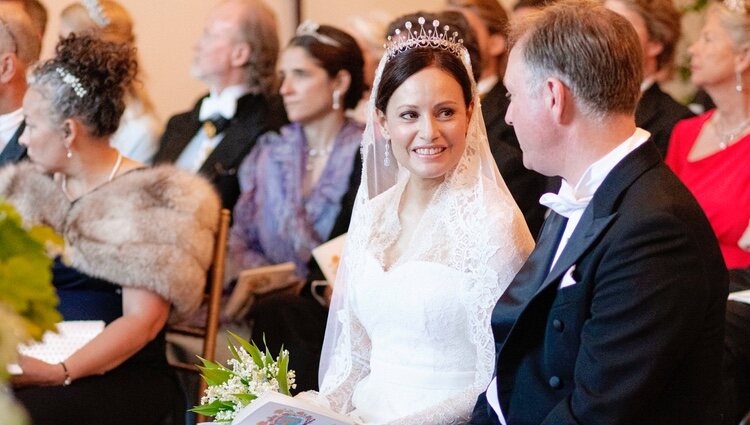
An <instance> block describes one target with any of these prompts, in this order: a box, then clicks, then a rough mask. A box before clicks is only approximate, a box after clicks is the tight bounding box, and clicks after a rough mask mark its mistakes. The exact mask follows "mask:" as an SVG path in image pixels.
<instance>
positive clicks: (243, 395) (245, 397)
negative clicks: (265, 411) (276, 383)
mask: <svg viewBox="0 0 750 425" xmlns="http://www.w3.org/2000/svg"><path fill="white" fill-rule="evenodd" d="M232 395H233V396H235V397H237V398H238V399H240V401H242V405H243V406H247V405H248V404H249V403H250V402H251V401H253V400H255V399H256V398H258V396H256V395H254V394H247V393H241V394H232Z"/></svg>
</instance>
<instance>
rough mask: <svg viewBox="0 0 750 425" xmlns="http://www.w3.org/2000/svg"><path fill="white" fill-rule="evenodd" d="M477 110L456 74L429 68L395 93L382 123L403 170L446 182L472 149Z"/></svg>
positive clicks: (380, 115) (414, 174) (412, 77)
mask: <svg viewBox="0 0 750 425" xmlns="http://www.w3.org/2000/svg"><path fill="white" fill-rule="evenodd" d="M471 109H472V105H469V107H466V104H465V100H464V95H463V90H462V89H461V85H460V84H459V83H458V81H456V79H455V78H453V76H451V74H449V73H447V72H445V71H443V70H441V69H439V68H436V67H428V68H425V69H422V70H421V71H419V72H417V73H415V74H414V75H412V76H410V77H409V78H408V79H406V80H405V81H404V82H403V83H402V84H401V85H400V86H399V87H398V88H397V89H396V90H395V91H394V92H393V95H392V96H391V98H390V100H388V104H387V106H386V111H385V114H383V113H382V112H380V111H378V118H379V121H380V125H381V127H382V129H383V134H384V135H385V136H386V137H388V138H389V139H390V140H391V148H392V152H393V156H394V157H395V159H396V161H398V163H399V165H400V166H402V167H405V168H406V169H408V170H409V172H410V173H411V174H412V176H414V177H418V178H421V179H430V180H432V179H440V180H442V179H443V177H444V176H445V174H446V173H447V172H449V171H450V170H452V169H453V168H454V167H455V166H456V165H457V164H458V161H459V160H460V159H461V155H463V152H464V149H465V148H466V132H467V129H468V127H469V117H470V116H471Z"/></svg>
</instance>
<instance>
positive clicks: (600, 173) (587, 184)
mask: <svg viewBox="0 0 750 425" xmlns="http://www.w3.org/2000/svg"><path fill="white" fill-rule="evenodd" d="M650 136H651V134H650V133H649V132H648V131H646V130H643V129H641V128H636V130H635V133H633V135H632V136H630V137H629V138H627V139H626V140H625V141H624V142H622V143H620V144H619V145H618V146H617V147H616V148H614V149H612V150H611V151H610V152H609V153H608V154H606V155H604V156H603V157H602V158H600V159H599V160H597V161H596V162H594V163H593V164H591V165H589V167H588V168H587V169H586V171H584V173H583V175H582V176H581V178H580V179H579V180H578V183H577V184H576V185H575V186H571V185H570V184H569V183H568V182H567V181H565V179H563V181H562V184H561V185H560V191H559V192H558V193H557V194H554V193H545V194H544V195H542V197H541V198H540V199H539V202H540V203H541V204H542V205H544V206H546V207H549V208H551V209H552V210H554V211H555V212H557V213H558V214H560V215H562V216H565V217H570V215H571V214H572V213H573V212H575V211H580V210H583V209H586V207H587V206H588V204H589V202H591V199H592V198H593V197H594V193H596V191H597V189H599V186H601V184H602V182H604V179H605V178H606V177H607V175H609V173H610V172H611V171H612V169H613V168H615V166H617V164H619V163H620V161H622V160H623V159H624V158H625V157H626V156H628V154H630V152H632V151H634V150H635V149H636V148H638V147H639V146H641V145H642V144H644V143H645V142H646V141H648V139H649V137H650Z"/></svg>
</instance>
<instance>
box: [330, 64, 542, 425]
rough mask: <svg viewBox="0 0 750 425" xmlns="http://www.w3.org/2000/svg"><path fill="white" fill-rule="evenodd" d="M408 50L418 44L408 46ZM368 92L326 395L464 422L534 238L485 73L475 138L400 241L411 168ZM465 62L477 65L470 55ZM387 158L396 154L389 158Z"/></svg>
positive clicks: (371, 409) (365, 412)
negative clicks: (494, 129) (499, 160)
mask: <svg viewBox="0 0 750 425" xmlns="http://www.w3.org/2000/svg"><path fill="white" fill-rule="evenodd" d="M399 54H409V51H408V50H407V51H405V52H402V53H399ZM387 61H388V55H385V56H384V57H383V59H382V60H381V62H380V65H379V66H378V70H377V72H376V77H375V83H374V85H373V90H372V92H371V95H370V102H369V110H368V122H367V126H366V127H365V132H364V134H363V137H362V153H363V171H362V181H361V184H360V187H359V191H358V193H357V200H356V202H355V205H354V210H353V213H352V219H351V223H350V226H349V232H348V234H347V242H346V247H345V249H344V254H343V256H342V258H341V263H340V265H339V269H338V274H337V277H336V283H335V285H334V293H333V300H332V302H331V307H330V310H329V315H328V323H327V326H326V335H325V341H324V344H323V352H322V355H321V364H320V396H321V397H324V398H325V400H324V401H322V403H323V404H329V405H330V407H331V408H333V409H334V410H336V411H337V412H340V413H344V414H349V415H351V416H352V417H355V418H358V420H359V421H360V422H363V423H367V424H389V425H392V424H405V425H440V424H461V423H465V422H466V421H467V420H468V419H469V417H470V415H471V412H472V410H473V407H474V404H475V402H476V400H477V396H478V395H479V394H480V393H481V392H482V391H484V390H485V389H486V387H487V385H488V384H489V382H490V379H491V378H492V373H493V370H494V366H495V344H494V339H493V335H492V327H491V324H490V318H491V315H492V309H493V307H494V306H495V304H496V302H497V300H498V298H499V297H500V295H502V293H503V291H505V289H506V288H507V286H508V285H509V284H510V282H511V280H512V279H513V277H514V276H515V274H516V272H517V271H518V270H519V269H520V268H521V265H522V264H523V262H524V261H525V260H526V258H527V256H528V255H529V253H530V252H531V250H532V248H533V245H534V242H533V239H532V237H531V235H530V233H529V230H528V227H527V226H526V223H525V221H524V219H523V215H522V214H521V212H520V211H519V209H518V206H517V205H516V204H515V202H514V201H513V198H512V196H511V195H510V192H509V191H508V189H507V187H506V185H505V183H504V182H503V180H502V177H501V176H500V173H499V171H498V169H497V165H495V162H494V159H493V158H492V155H491V153H490V148H489V143H488V141H487V134H486V131H485V128H484V121H483V119H482V110H481V105H480V101H479V96H478V94H477V91H476V84H475V83H474V81H473V79H471V78H470V79H471V85H472V87H471V89H472V94H473V102H472V103H473V106H474V107H473V109H472V114H471V117H470V118H469V123H468V132H467V135H466V148H465V149H464V152H463V155H462V156H461V158H460V159H459V162H458V164H457V165H456V167H455V168H454V169H452V170H451V171H449V172H448V173H446V175H445V178H444V180H443V182H441V183H440V185H439V186H438V187H437V188H436V189H435V192H434V194H433V195H432V199H431V200H430V201H429V203H428V205H427V206H426V207H425V209H424V212H423V214H422V216H421V219H420V220H419V223H418V224H416V227H415V228H414V229H410V230H411V232H410V234H411V235H412V236H411V239H410V240H409V242H408V244H407V245H406V246H405V247H404V248H403V249H401V250H400V252H399V258H398V259H396V260H395V262H394V263H389V260H387V259H386V255H385V253H386V252H388V251H389V250H390V248H391V247H393V246H394V244H395V243H396V242H397V241H398V240H399V237H400V235H401V230H402V229H401V223H400V219H399V213H398V211H399V205H400V204H401V202H402V201H403V199H402V198H403V196H405V195H404V193H405V192H404V190H405V188H406V186H407V183H408V182H409V179H410V173H409V171H408V169H406V168H403V167H399V165H398V163H396V161H390V164H389V161H384V156H386V155H388V154H387V152H388V149H387V148H386V146H387V144H386V142H385V140H384V139H383V138H382V135H381V134H380V132H379V131H377V129H376V125H375V115H376V114H375V106H374V104H375V99H376V98H377V92H378V88H379V85H380V78H381V75H382V73H383V68H384V67H385V65H386V63H387ZM461 61H462V63H463V64H464V66H465V68H466V72H467V74H468V75H469V76H471V65H470V64H469V55H468V53H466V51H465V49H462V56H461ZM386 164H389V165H386Z"/></svg>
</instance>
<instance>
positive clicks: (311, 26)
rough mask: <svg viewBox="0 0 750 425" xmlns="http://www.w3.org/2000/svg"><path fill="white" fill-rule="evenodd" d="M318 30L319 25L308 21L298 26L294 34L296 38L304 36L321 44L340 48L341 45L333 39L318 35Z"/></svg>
mask: <svg viewBox="0 0 750 425" xmlns="http://www.w3.org/2000/svg"><path fill="white" fill-rule="evenodd" d="M319 29H320V24H319V23H317V22H315V21H311V20H309V19H308V20H306V21H305V22H303V23H301V24H299V26H298V27H297V31H296V32H295V33H294V34H295V35H296V36H297V37H305V36H306V37H312V38H314V39H316V40H318V41H319V42H321V43H323V44H327V45H329V46H333V47H341V43H339V42H338V41H336V40H334V39H333V38H331V37H329V36H327V35H325V34H321V33H319V32H318V30H319Z"/></svg>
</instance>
